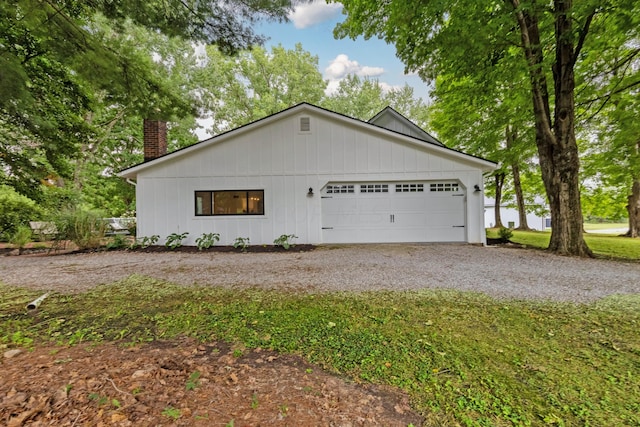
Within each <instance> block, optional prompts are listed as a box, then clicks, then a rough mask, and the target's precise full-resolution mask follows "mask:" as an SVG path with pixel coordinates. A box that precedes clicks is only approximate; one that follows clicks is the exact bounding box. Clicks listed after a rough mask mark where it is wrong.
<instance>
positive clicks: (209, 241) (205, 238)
mask: <svg viewBox="0 0 640 427" xmlns="http://www.w3.org/2000/svg"><path fill="white" fill-rule="evenodd" d="M218 241H220V234H218V233H202V236H200V237H198V238H197V239H196V246H197V247H198V250H199V251H201V250H203V249H209V248H210V247H211V246H213V245H215V244H216V242H218Z"/></svg>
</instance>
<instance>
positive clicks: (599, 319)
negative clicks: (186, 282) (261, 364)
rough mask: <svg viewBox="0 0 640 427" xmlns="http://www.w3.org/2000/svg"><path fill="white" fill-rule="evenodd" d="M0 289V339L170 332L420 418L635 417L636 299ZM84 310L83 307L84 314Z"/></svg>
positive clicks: (568, 421) (578, 420)
mask: <svg viewBox="0 0 640 427" xmlns="http://www.w3.org/2000/svg"><path fill="white" fill-rule="evenodd" d="M38 295H39V293H38V292H35V291H27V290H24V289H21V288H16V287H9V286H3V285H0V314H1V315H0V342H1V343H2V345H3V346H5V347H15V346H26V347H29V346H34V345H38V344H39V343H42V342H51V341H53V342H55V343H59V344H64V345H68V344H76V343H79V342H81V341H98V342H99V341H103V340H121V342H122V343H123V345H129V344H132V343H140V342H145V341H149V340H157V339H171V338H173V337H176V336H180V335H188V336H192V337H196V338H198V339H200V340H203V341H213V340H225V341H229V342H233V343H241V344H243V345H244V346H246V347H248V348H255V347H262V348H269V349H273V350H276V351H279V352H283V353H293V354H299V355H301V356H303V357H305V358H306V359H308V360H309V361H311V362H313V363H315V364H318V365H320V366H323V367H324V368H326V369H329V370H331V371H333V372H335V373H336V374H338V375H341V376H344V377H347V378H350V379H352V380H354V381H356V382H363V383H376V384H388V385H391V386H395V387H398V388H401V389H404V390H406V391H407V392H408V393H409V394H410V395H411V397H412V405H413V407H414V408H415V409H416V410H418V411H419V412H420V413H421V414H422V415H423V416H424V417H425V425H426V426H430V425H474V426H476V425H477V426H493V425H497V426H507V425H556V426H572V425H593V426H622V425H629V426H632V425H634V426H638V425H640V369H639V368H640V338H639V335H638V327H639V326H640V296H626V297H616V298H609V299H606V300H603V301H600V302H598V303H594V304H589V305H571V304H559V303H558V304H553V303H533V302H518V301H499V300H494V299H491V298H489V297H486V296H481V295H477V294H472V293H460V292H444V291H441V292H438V291H424V292H376V293H361V294H353V293H349V294H347V293H328V294H294V293H283V292H276V291H258V290H251V291H238V290H223V289H219V288H198V287H179V286H174V285H172V284H169V283H164V282H158V281H156V280H153V279H149V278H145V277H136V276H133V277H130V278H128V279H126V280H124V281H122V282H118V283H115V284H112V285H109V286H99V287H97V288H95V289H94V290H92V291H90V292H87V293H83V294H76V295H52V296H51V297H49V298H48V299H47V300H46V302H45V303H44V304H43V305H42V306H41V307H40V309H39V310H38V312H37V313H36V314H35V315H34V314H27V313H25V311H24V306H25V304H26V303H27V302H28V301H30V300H32V299H33V298H35V297H36V296H38ZM87 307H91V310H87Z"/></svg>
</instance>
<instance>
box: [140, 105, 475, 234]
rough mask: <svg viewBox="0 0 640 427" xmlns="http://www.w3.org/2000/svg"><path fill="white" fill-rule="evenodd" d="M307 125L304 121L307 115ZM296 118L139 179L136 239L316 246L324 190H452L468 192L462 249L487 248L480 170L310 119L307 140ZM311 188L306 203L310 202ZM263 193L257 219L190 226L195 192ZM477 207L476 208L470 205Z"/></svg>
mask: <svg viewBox="0 0 640 427" xmlns="http://www.w3.org/2000/svg"><path fill="white" fill-rule="evenodd" d="M305 115H306V116H307V115H309V114H305ZM299 117H300V116H299V115H293V116H289V117H284V118H282V119H281V120H277V121H274V122H271V123H269V124H268V125H266V126H262V127H257V128H255V129H253V130H250V131H246V132H243V133H239V134H237V135H236V136H235V137H233V138H218V140H217V141H216V140H214V142H213V143H211V144H209V145H208V146H205V147H203V148H201V149H199V150H194V151H191V152H186V153H185V154H183V155H181V156H178V157H176V158H174V159H172V160H171V161H166V162H162V163H160V164H158V165H157V166H153V167H149V168H148V169H145V170H142V171H141V172H140V173H139V175H138V187H137V200H138V206H139V209H138V213H139V218H138V219H139V222H138V224H139V228H138V231H139V235H141V236H150V235H152V234H158V235H160V236H161V237H163V238H164V237H166V236H167V235H168V234H171V233H173V232H184V231H189V233H190V235H189V237H188V239H187V241H186V242H185V243H186V244H195V239H196V238H197V237H198V236H199V235H201V234H202V233H204V232H212V231H215V232H218V233H220V234H221V243H222V244H230V243H232V242H233V240H234V239H235V238H236V237H249V238H250V239H251V244H271V243H273V240H274V239H275V238H276V237H278V236H280V235H281V234H295V235H297V236H298V237H299V238H298V240H297V242H299V243H321V226H322V224H321V204H320V190H321V189H322V187H323V186H324V185H325V184H326V183H327V182H332V181H334V182H335V181H340V180H343V181H356V182H373V181H379V180H386V181H402V180H423V181H426V180H434V179H438V180H439V179H448V180H459V181H460V183H461V184H462V185H463V186H464V187H465V188H466V189H467V195H468V196H467V197H468V200H467V227H468V228H467V234H468V241H469V242H472V243H480V242H483V241H484V226H483V215H482V212H483V202H482V200H481V199H482V197H481V196H480V195H479V194H476V193H474V192H473V186H474V185H476V184H478V185H482V173H481V171H480V170H479V169H478V167H477V166H475V165H473V164H471V163H465V162H464V161H463V160H459V159H455V158H453V157H452V156H449V157H447V154H446V153H437V152H434V151H433V148H432V147H431V146H429V144H426V143H425V145H424V146H422V145H420V144H412V143H409V142H406V141H402V140H401V138H398V137H396V136H394V135H388V134H384V133H381V132H377V131H372V132H365V131H363V130H362V129H361V128H356V127H352V126H349V125H348V124H345V123H344V122H342V121H336V120H328V119H327V118H326V117H324V116H322V115H314V114H311V115H310V117H311V132H310V133H301V132H299V131H298V123H299ZM309 187H312V188H313V190H314V196H313V197H307V191H308V189H309ZM253 189H263V190H264V195H265V200H264V205H265V215H264V216H242V215H240V216H211V217H196V216H195V212H194V210H195V208H194V197H195V194H194V193H195V191H197V190H205V191H207V190H253ZM476 199H478V200H477V201H476Z"/></svg>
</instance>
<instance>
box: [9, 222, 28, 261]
mask: <svg viewBox="0 0 640 427" xmlns="http://www.w3.org/2000/svg"><path fill="white" fill-rule="evenodd" d="M30 241H31V229H30V228H29V227H27V226H25V225H19V226H18V227H16V231H15V232H14V233H13V234H12V235H11V238H9V243H11V244H12V245H13V246H15V247H16V248H18V253H20V254H21V253H22V250H23V249H24V247H25V246H26V245H27V243H29V242H30Z"/></svg>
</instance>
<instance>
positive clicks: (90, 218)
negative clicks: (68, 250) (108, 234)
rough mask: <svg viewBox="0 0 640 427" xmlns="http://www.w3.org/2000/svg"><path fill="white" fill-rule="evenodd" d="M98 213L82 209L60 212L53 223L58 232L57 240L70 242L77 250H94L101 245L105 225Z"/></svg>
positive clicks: (100, 214)
mask: <svg viewBox="0 0 640 427" xmlns="http://www.w3.org/2000/svg"><path fill="white" fill-rule="evenodd" d="M102 218H103V215H102V213H101V212H99V211H89V210H84V209H82V208H76V209H73V210H67V211H63V212H61V213H60V214H59V215H58V216H57V217H56V218H55V219H54V223H55V225H56V228H57V230H58V236H57V237H56V238H57V239H67V240H71V241H72V242H73V243H75V244H76V246H78V248H79V249H81V250H82V249H94V248H98V247H100V246H101V245H102V239H103V238H104V233H105V230H106V224H105V222H104V221H103V220H102Z"/></svg>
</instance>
